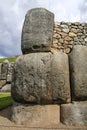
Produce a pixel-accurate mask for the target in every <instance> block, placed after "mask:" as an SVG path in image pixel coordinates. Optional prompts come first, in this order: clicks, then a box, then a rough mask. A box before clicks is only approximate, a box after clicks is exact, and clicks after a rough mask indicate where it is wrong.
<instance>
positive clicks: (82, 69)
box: [69, 45, 87, 100]
mask: <svg viewBox="0 0 87 130" xmlns="http://www.w3.org/2000/svg"><path fill="white" fill-rule="evenodd" d="M69 61H70V77H71V90H72V100H87V47H86V46H81V45H77V46H74V48H73V50H72V52H71V53H70V55H69Z"/></svg>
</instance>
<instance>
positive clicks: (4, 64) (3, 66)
mask: <svg viewBox="0 0 87 130" xmlns="http://www.w3.org/2000/svg"><path fill="white" fill-rule="evenodd" d="M8 67H9V61H8V60H5V61H3V62H2V64H1V79H2V80H6V78H7V73H8Z"/></svg>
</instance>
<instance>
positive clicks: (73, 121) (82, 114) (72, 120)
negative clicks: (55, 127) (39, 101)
mask: <svg viewBox="0 0 87 130" xmlns="http://www.w3.org/2000/svg"><path fill="white" fill-rule="evenodd" d="M60 111H61V112H60V113H61V115H60V118H61V119H60V120H61V122H62V123H63V124H66V125H69V126H70V125H73V126H79V125H82V126H87V101H83V102H73V103H72V104H71V103H70V104H63V105H61V107H60ZM83 129H84V128H83Z"/></svg>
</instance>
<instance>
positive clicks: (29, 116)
mask: <svg viewBox="0 0 87 130" xmlns="http://www.w3.org/2000/svg"><path fill="white" fill-rule="evenodd" d="M12 113H13V114H12V117H11V120H12V121H14V122H15V123H16V124H19V125H26V126H27V125H28V126H37V125H39V126H42V125H43V126H45V125H49V124H51V125H52V124H55V125H57V124H58V123H59V122H60V107H59V106H58V105H29V104H20V103H17V102H14V104H13V107H12ZM37 129H38V128H37Z"/></svg>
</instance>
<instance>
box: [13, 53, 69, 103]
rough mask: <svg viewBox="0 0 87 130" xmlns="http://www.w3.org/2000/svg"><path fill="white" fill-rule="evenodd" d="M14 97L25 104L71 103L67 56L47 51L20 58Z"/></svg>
mask: <svg viewBox="0 0 87 130" xmlns="http://www.w3.org/2000/svg"><path fill="white" fill-rule="evenodd" d="M15 95H16V96H15ZM12 96H13V98H14V100H15V101H17V102H23V103H25V102H28V103H38V104H48V103H54V102H59V103H65V102H70V86H69V68H68V57H67V55H66V54H65V53H62V52H53V53H50V52H48V53H31V54H27V55H24V56H20V57H19V58H18V59H17V61H16V62H15V65H14V72H13V78H12Z"/></svg>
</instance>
